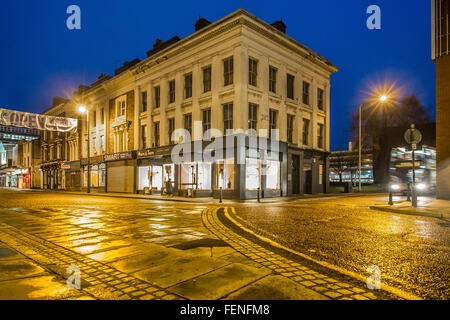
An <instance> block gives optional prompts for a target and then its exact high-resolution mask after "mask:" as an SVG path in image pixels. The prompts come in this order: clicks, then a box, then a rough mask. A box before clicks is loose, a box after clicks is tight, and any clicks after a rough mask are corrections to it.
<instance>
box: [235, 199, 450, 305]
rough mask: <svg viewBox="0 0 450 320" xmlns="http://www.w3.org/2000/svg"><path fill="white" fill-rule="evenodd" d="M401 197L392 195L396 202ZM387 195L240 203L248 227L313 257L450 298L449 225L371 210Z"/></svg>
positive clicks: (422, 293) (238, 208) (420, 292)
mask: <svg viewBox="0 0 450 320" xmlns="http://www.w3.org/2000/svg"><path fill="white" fill-rule="evenodd" d="M397 198H399V197H394V201H397V200H399V199H397ZM381 203H387V197H380V196H376V197H375V196H366V197H352V198H339V199H321V200H320V201H319V200H316V201H303V202H302V201H298V202H295V203H285V204H277V205H271V206H268V205H256V206H249V205H245V206H244V205H236V206H235V207H236V211H237V215H238V216H239V217H240V218H242V220H243V222H244V224H246V225H247V226H248V227H249V229H252V230H253V231H256V232H257V233H258V234H260V235H262V236H265V237H267V238H269V239H271V240H274V241H276V242H278V243H280V244H283V245H285V246H286V247H289V248H291V249H294V250H296V251H298V252H301V253H304V254H306V255H308V256H310V257H311V258H314V259H316V260H319V261H325V262H328V263H331V264H333V265H335V266H338V267H341V268H343V269H345V270H350V271H354V272H357V273H359V274H366V270H367V268H368V267H369V266H372V265H375V266H378V267H379V268H380V270H381V280H382V282H387V283H388V284H390V285H392V286H394V287H396V288H400V289H402V290H405V291H408V292H412V293H414V294H416V295H418V296H421V297H423V298H428V299H448V298H449V297H450V286H449V283H450V282H449V280H450V269H449V267H450V221H449V219H439V218H431V217H424V216H414V215H407V214H396V213H388V212H381V211H377V210H371V209H369V208H368V206H369V205H371V204H381Z"/></svg>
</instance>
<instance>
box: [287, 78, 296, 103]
mask: <svg viewBox="0 0 450 320" xmlns="http://www.w3.org/2000/svg"><path fill="white" fill-rule="evenodd" d="M294 80H295V77H294V76H293V75H291V74H287V77H286V82H287V83H286V87H287V92H286V96H287V97H288V98H289V99H294Z"/></svg>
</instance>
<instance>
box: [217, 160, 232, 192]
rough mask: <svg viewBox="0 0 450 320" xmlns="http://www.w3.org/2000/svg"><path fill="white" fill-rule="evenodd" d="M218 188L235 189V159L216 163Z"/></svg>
mask: <svg viewBox="0 0 450 320" xmlns="http://www.w3.org/2000/svg"><path fill="white" fill-rule="evenodd" d="M216 186H217V189H220V188H222V189H223V190H233V189H234V159H233V158H229V159H225V160H219V161H217V163H216Z"/></svg>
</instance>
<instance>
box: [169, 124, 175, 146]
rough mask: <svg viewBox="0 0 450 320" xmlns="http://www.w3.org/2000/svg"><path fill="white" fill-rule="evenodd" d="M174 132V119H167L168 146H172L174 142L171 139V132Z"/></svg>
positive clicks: (172, 138)
mask: <svg viewBox="0 0 450 320" xmlns="http://www.w3.org/2000/svg"><path fill="white" fill-rule="evenodd" d="M174 131H175V118H170V119H169V144H174V143H175V140H174V137H172V134H173V132H174Z"/></svg>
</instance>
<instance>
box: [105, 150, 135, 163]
mask: <svg viewBox="0 0 450 320" xmlns="http://www.w3.org/2000/svg"><path fill="white" fill-rule="evenodd" d="M104 158H105V161H117V160H129V159H133V152H131V151H127V152H120V153H112V154H105V156H104Z"/></svg>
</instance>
